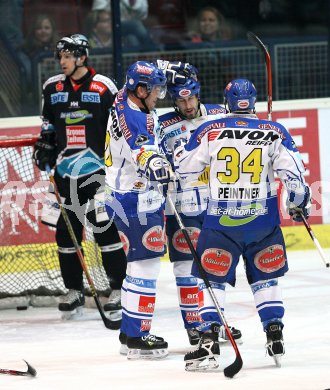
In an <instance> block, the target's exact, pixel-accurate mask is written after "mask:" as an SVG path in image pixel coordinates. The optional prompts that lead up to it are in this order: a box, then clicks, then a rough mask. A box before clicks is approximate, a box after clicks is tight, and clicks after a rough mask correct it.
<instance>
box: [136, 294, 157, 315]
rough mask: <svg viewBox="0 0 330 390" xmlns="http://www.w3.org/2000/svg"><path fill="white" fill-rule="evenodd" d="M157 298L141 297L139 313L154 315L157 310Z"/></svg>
mask: <svg viewBox="0 0 330 390" xmlns="http://www.w3.org/2000/svg"><path fill="white" fill-rule="evenodd" d="M155 301H156V297H155V296H150V295H140V299H139V307H138V312H139V313H153V312H154V310H155Z"/></svg>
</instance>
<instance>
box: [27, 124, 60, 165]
mask: <svg viewBox="0 0 330 390" xmlns="http://www.w3.org/2000/svg"><path fill="white" fill-rule="evenodd" d="M32 158H33V160H34V162H35V164H36V165H37V167H38V168H39V169H40V170H41V171H45V170H46V164H49V166H50V167H51V168H53V167H54V166H55V163H56V158H57V148H56V132H55V129H54V126H53V125H52V124H50V123H48V122H44V123H43V124H42V126H41V132H40V136H39V138H38V140H37V142H36V143H35V145H34V150H33V155H32Z"/></svg>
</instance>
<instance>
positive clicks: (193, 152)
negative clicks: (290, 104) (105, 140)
mask: <svg viewBox="0 0 330 390" xmlns="http://www.w3.org/2000/svg"><path fill="white" fill-rule="evenodd" d="M255 100H256V89H255V87H254V85H253V84H252V83H251V82H250V81H248V80H242V79H239V80H234V81H232V82H231V83H229V84H228V85H227V87H226V89H225V103H226V104H227V105H228V109H229V112H230V113H229V114H228V115H227V116H226V118H223V119H217V120H214V121H211V122H208V123H206V124H203V125H202V126H200V127H199V128H198V129H197V130H196V131H195V132H194V133H193V134H192V136H191V138H190V140H189V143H188V144H187V145H186V146H185V148H184V149H183V151H182V153H179V150H178V149H177V150H176V152H175V156H177V164H178V167H177V169H176V172H177V174H179V176H180V178H181V179H182V184H183V186H186V185H187V184H188V183H189V181H191V180H195V179H196V177H197V176H198V175H199V174H200V173H201V172H202V171H203V170H204V168H205V166H207V165H210V181H209V186H210V201H209V204H208V209H207V214H206V216H205V218H204V224H203V228H202V231H201V233H200V236H199V240H198V245H197V253H198V256H199V258H200V259H201V263H202V266H203V268H204V269H205V271H206V273H207V277H208V278H209V280H210V282H212V287H213V290H214V293H215V295H216V296H217V298H218V301H219V304H220V306H222V296H223V295H222V294H221V291H222V289H223V285H224V284H225V283H229V284H231V285H234V284H235V269H236V266H237V263H238V260H239V257H240V255H242V257H243V259H244V263H245V269H246V276H247V280H248V283H249V284H250V287H251V290H252V293H253V296H254V300H255V305H256V308H257V310H258V314H259V317H260V321H261V323H262V327H263V329H264V331H265V332H266V335H267V343H266V348H267V351H268V354H269V355H270V356H272V357H274V359H275V361H276V362H277V363H278V360H279V358H280V356H282V355H283V354H284V342H283V336H282V329H283V326H284V325H283V316H284V306H283V302H282V297H281V290H280V287H279V285H278V278H279V277H281V276H283V275H284V274H285V273H286V272H287V270H288V264H287V258H286V251H285V244H284V239H283V235H282V232H281V229H280V227H279V225H280V217H279V210H278V199H277V185H276V182H275V179H274V173H275V172H276V173H277V174H278V176H279V177H280V179H281V181H282V182H283V184H284V185H285V187H286V189H287V192H288V211H289V214H290V215H291V216H292V218H293V219H294V220H296V221H301V220H302V218H301V213H303V214H304V215H305V217H308V213H309V206H310V191H309V187H308V185H306V183H305V180H304V178H303V173H304V166H303V164H302V162H301V160H300V155H299V153H298V150H297V149H296V146H295V144H294V142H293V140H292V138H291V136H290V134H289V133H288V131H287V130H286V129H285V128H284V127H283V126H282V125H281V124H279V123H277V122H271V121H267V120H259V119H258V118H257V116H256V115H255ZM181 149H182V146H181ZM192 274H193V275H195V276H196V277H200V275H199V272H198V267H197V265H196V262H195V261H194V263H193V268H192ZM199 283H200V289H201V290H203V292H204V294H208V291H206V290H205V285H204V283H203V280H201V279H199ZM200 311H201V317H202V319H203V320H204V325H206V324H208V329H207V328H206V327H205V326H204V334H203V335H202V338H201V341H200V344H199V346H198V349H197V350H196V351H193V352H190V353H188V354H186V356H185V362H186V369H187V370H198V369H201V367H200V363H201V362H203V361H205V363H209V366H208V367H209V368H216V367H217V366H218V364H217V361H216V359H215V356H214V355H219V354H220V348H219V344H218V342H217V339H218V335H217V334H218V331H219V330H218V329H219V318H218V314H217V313H216V311H215V309H214V307H206V308H205V307H203V305H200ZM207 360H208V362H207ZM204 369H205V365H204Z"/></svg>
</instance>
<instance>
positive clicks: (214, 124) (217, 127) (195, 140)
mask: <svg viewBox="0 0 330 390" xmlns="http://www.w3.org/2000/svg"><path fill="white" fill-rule="evenodd" d="M223 127H224V119H221V118H219V119H214V120H212V121H207V122H204V123H203V124H201V125H200V126H199V127H197V129H196V130H195V131H194V132H193V133H192V135H191V137H190V139H189V142H188V144H187V145H186V146H185V148H186V149H187V150H192V149H194V148H196V147H197V146H198V145H199V144H200V143H201V142H202V139H203V138H204V137H205V136H206V135H208V134H209V133H210V132H213V131H215V132H216V134H219V132H220V131H221V130H222V129H223ZM212 134H213V133H212ZM208 139H209V137H208Z"/></svg>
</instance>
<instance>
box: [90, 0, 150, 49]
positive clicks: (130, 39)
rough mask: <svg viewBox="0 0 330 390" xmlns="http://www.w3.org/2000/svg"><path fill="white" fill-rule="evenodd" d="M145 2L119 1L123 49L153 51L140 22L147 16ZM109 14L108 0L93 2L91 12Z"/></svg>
mask: <svg viewBox="0 0 330 390" xmlns="http://www.w3.org/2000/svg"><path fill="white" fill-rule="evenodd" d="M148 9H149V5H148V1H147V0H120V16H121V30H122V35H123V47H124V48H127V49H135V50H139V51H146V50H154V49H155V44H154V42H153V40H152V38H151V37H150V35H149V33H148V31H147V29H146V27H145V25H144V24H143V22H142V20H145V19H146V18H147V16H148ZM100 10H106V11H108V12H111V7H110V0H94V1H93V5H92V11H100Z"/></svg>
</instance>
